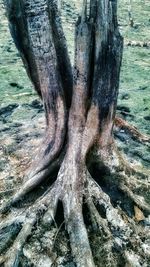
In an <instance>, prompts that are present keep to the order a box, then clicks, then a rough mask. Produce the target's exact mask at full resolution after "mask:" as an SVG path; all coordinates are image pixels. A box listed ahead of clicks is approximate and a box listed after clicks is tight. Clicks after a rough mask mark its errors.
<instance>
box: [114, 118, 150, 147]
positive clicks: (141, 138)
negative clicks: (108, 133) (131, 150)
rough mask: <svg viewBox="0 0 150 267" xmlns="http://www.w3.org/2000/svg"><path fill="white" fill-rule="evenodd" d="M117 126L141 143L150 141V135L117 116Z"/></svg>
mask: <svg viewBox="0 0 150 267" xmlns="http://www.w3.org/2000/svg"><path fill="white" fill-rule="evenodd" d="M115 126H116V127H117V128H119V129H122V130H124V131H126V132H127V133H129V134H130V135H131V137H132V138H133V139H135V140H137V141H139V142H141V143H150V137H149V136H147V135H144V134H142V133H140V132H139V131H138V129H137V128H136V127H134V126H132V125H131V124H129V123H128V122H127V121H125V120H123V119H122V118H119V117H115Z"/></svg>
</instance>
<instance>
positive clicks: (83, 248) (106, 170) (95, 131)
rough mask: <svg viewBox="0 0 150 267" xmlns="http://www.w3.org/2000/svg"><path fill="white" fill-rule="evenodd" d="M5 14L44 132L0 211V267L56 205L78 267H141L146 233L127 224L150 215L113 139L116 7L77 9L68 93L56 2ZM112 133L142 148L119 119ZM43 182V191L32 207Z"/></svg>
mask: <svg viewBox="0 0 150 267" xmlns="http://www.w3.org/2000/svg"><path fill="white" fill-rule="evenodd" d="M49 2H50V4H49ZM7 7H8V11H9V13H10V14H9V21H10V23H11V31H12V35H13V37H14V39H15V41H16V45H17V44H18V40H21V42H20V44H19V47H18V49H20V51H21V55H22V58H23V60H24V61H25V62H26V63H27V64H26V68H27V71H28V72H29V74H30V78H31V80H32V82H33V83H34V85H35V88H36V90H37V92H38V93H39V95H40V96H41V98H42V101H43V105H44V108H45V115H46V133H45V137H44V139H43V142H42V145H41V146H40V148H39V152H38V153H37V157H36V158H35V161H34V162H33V165H32V167H31V169H30V171H29V174H28V175H27V178H26V179H25V182H24V184H23V185H22V187H21V188H20V190H19V191H18V192H16V194H14V196H13V197H12V198H11V199H10V200H9V201H8V202H7V203H5V204H4V205H3V206H2V207H1V210H0V212H1V224H0V237H1V239H0V253H1V257H0V266H5V267H17V266H19V262H20V257H21V255H22V253H23V247H24V246H25V243H26V242H28V241H29V238H31V237H32V235H33V234H34V227H35V226H37V225H38V224H40V225H41V235H42V234H43V231H44V229H46V228H50V226H51V225H52V224H53V223H55V219H56V213H59V212H60V211H59V203H61V204H62V206H63V215H64V225H65V228H66V230H67V233H68V234H69V241H70V247H71V251H72V256H73V261H74V263H75V264H76V266H77V267H94V266H98V267H101V266H111V267H112V266H114V267H116V266H126V267H127V266H134V267H139V266H145V267H146V266H148V260H147V259H148V257H149V251H148V249H147V246H148V245H147V243H144V240H145V234H146V231H147V228H146V227H145V228H144V227H143V226H142V225H138V223H137V222H136V219H137V215H136V216H135V218H133V216H134V215H133V214H134V212H133V211H134V209H135V210H136V213H137V211H138V214H140V215H138V217H140V216H141V218H142V219H143V218H145V220H146V216H148V214H149V212H150V206H149V204H147V203H146V201H145V200H144V198H143V197H142V196H140V193H139V192H140V190H143V189H145V188H148V182H147V179H146V176H145V175H144V174H143V173H142V174H141V173H139V172H137V171H136V170H134V169H133V168H132V167H130V165H129V164H128V163H127V162H126V161H125V159H124V158H123V157H122V155H121V154H120V152H119V151H118V149H117V147H116V145H115V143H114V139H113V126H114V123H115V113H116V105H117V96H118V89H119V74H120V66H121V59H122V50H123V40H122V37H121V35H120V33H119V30H118V23H117V1H116V0H115V1H101V0H97V1H96V0H92V1H90V10H89V8H88V5H87V1H83V11H82V14H81V17H79V19H78V22H77V24H76V35H75V65H74V74H73V88H72V89H73V90H71V91H69V92H68V88H71V85H72V82H71V81H72V74H70V75H69V73H70V72H72V70H71V71H70V72H69V70H70V69H71V66H70V65H69V62H68V57H67V50H66V44H65V40H64V35H63V32H62V27H61V25H60V20H59V16H58V9H57V1H55V0H52V1H45V0H37V1H31V0H30V1H29V0H26V1H7ZM20 14H21V15H20ZM20 27H21V30H20ZM68 77H69V78H68ZM69 85H70V86H69ZM116 125H117V127H123V128H124V129H126V130H127V132H129V133H130V134H131V135H132V136H134V137H135V138H137V139H139V140H140V141H141V142H142V141H143V140H144V141H145V142H148V141H149V139H148V138H147V137H145V136H143V135H141V134H139V133H138V131H137V130H136V129H135V128H134V127H132V126H130V125H128V124H127V123H125V122H124V121H123V120H120V119H116ZM47 178H49V180H50V184H49V185H48V186H45V189H44V192H43V190H42V192H39V193H38V194H39V197H38V198H37V197H36V194H37V191H38V186H39V184H41V183H42V182H45V181H46V179H47ZM139 178H141V180H140V179H139ZM144 178H145V179H144ZM31 192H32V195H33V194H35V198H34V196H32V202H31V201H30V200H29V194H30V195H31ZM24 198H25V199H26V200H25V202H24ZM27 199H28V202H27ZM19 201H20V202H21V203H20V204H21V207H19V205H18V204H19ZM23 202H24V203H25V205H23ZM126 205H128V206H127V207H126ZM14 207H15V208H14ZM87 215H88V216H87ZM88 221H89V223H88ZM138 221H140V219H139V218H138ZM87 229H88V230H87ZM141 229H142V231H141ZM90 232H91V233H93V234H94V235H96V236H97V244H100V245H99V246H100V249H101V253H100V255H101V258H102V259H101V260H100V259H96V257H95V254H94V253H95V251H94V249H93V250H92V249H91V248H92V242H91V241H92V240H94V239H92V235H90ZM55 239H57V236H56V238H55ZM98 240H99V241H98ZM54 242H55V241H54ZM97 246H98V245H97ZM135 247H136V249H135ZM103 251H104V254H103V255H104V257H105V259H103V256H102V252H103ZM49 253H51V251H49ZM121 260H122V261H123V265H121ZM54 264H55V262H54V261H53V262H52V265H51V266H53V265H54Z"/></svg>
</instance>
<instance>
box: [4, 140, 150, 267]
mask: <svg viewBox="0 0 150 267" xmlns="http://www.w3.org/2000/svg"><path fill="white" fill-rule="evenodd" d="M80 145H81V143H80ZM81 146H82V145H81ZM77 147H78V146H77V144H73V143H72V144H69V145H68V147H67V149H66V152H65V153H64V155H63V153H62V158H61V160H60V161H58V163H57V167H59V172H58V174H57V177H55V179H56V180H55V181H54V182H53V184H51V185H49V186H48V187H47V186H45V190H44V191H45V192H44V193H43V192H42V193H41V195H40V197H38V199H37V196H36V187H37V185H35V188H34V191H33V193H32V194H35V198H34V197H33V199H34V201H33V200H32V202H31V201H27V197H26V194H27V192H28V191H29V181H27V182H26V183H25V184H24V185H23V187H22V188H21V189H20V191H19V192H17V193H16V194H15V195H14V196H13V198H12V199H11V200H10V201H9V203H6V204H5V205H4V206H3V207H2V208H1V223H0V237H1V240H0V253H1V256H0V266H5V267H12V266H18V265H19V262H20V257H21V255H22V251H23V247H24V246H25V243H26V242H28V240H29V238H31V236H32V235H33V234H34V227H35V225H37V223H38V224H39V223H40V225H41V226H40V227H41V229H49V228H50V227H51V225H53V223H55V215H56V212H57V213H58V214H59V213H60V212H61V211H60V210H59V207H60V205H58V203H59V202H61V203H62V205H63V213H64V224H65V228H66V230H67V232H68V234H69V238H70V246H71V250H72V255H73V259H74V260H73V261H74V262H75V263H76V266H78V267H87V266H88V267H91V266H98V267H99V266H120V265H119V264H120V263H119V262H120V261H122V262H124V263H123V265H121V266H148V261H147V260H148V258H149V251H148V250H146V249H144V248H145V234H146V235H147V233H148V232H147V227H144V225H143V226H142V224H141V223H142V222H144V221H145V222H146V217H147V215H148V214H149V212H150V206H149V205H148V204H147V203H146V202H145V200H144V198H143V197H142V196H139V193H138V192H139V191H140V190H145V189H147V188H148V182H147V179H146V175H144V174H143V173H140V172H138V171H136V170H135V169H133V167H130V165H129V164H128V163H127V162H126V161H125V160H124V158H123V157H122V155H121V154H120V152H119V151H118V150H117V147H116V145H115V143H114V142H113V143H112V144H111V145H110V146H109V147H107V149H106V147H103V148H101V147H100V146H98V145H97V146H95V147H94V149H93V150H92V151H90V153H89V156H88V158H87V162H86V163H85V162H84V161H83V160H82V159H83V158H82V157H81V153H79V151H78V149H77ZM87 166H88V167H87ZM36 184H38V183H36ZM115 194H116V197H115ZM28 195H29V194H28ZM28 195H27V196H28ZM19 199H20V200H22V202H23V199H24V203H25V205H23V204H21V207H20V206H19V205H18V204H17V203H18V200H19ZM127 203H128V204H127ZM126 205H127V206H126ZM129 205H130V206H129ZM85 213H86V215H84V216H83V214H85ZM137 213H138V215H137ZM14 215H15V216H14ZM89 226H90V227H89ZM87 229H88V231H87ZM43 231H44V230H43ZM89 234H90V240H92V238H93V240H94V236H95V235H96V238H97V239H99V242H100V247H101V251H104V253H105V259H104V260H101V262H99V261H100V259H99V258H98V256H96V259H95V258H94V259H93V256H94V257H95V251H92V249H91V248H92V247H94V245H93V244H92V243H91V244H90V241H89ZM92 236H93V237H92ZM56 238H57V237H56ZM97 245H98V244H97ZM6 251H7V252H6ZM116 255H117V256H116ZM125 264H126V265H125Z"/></svg>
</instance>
